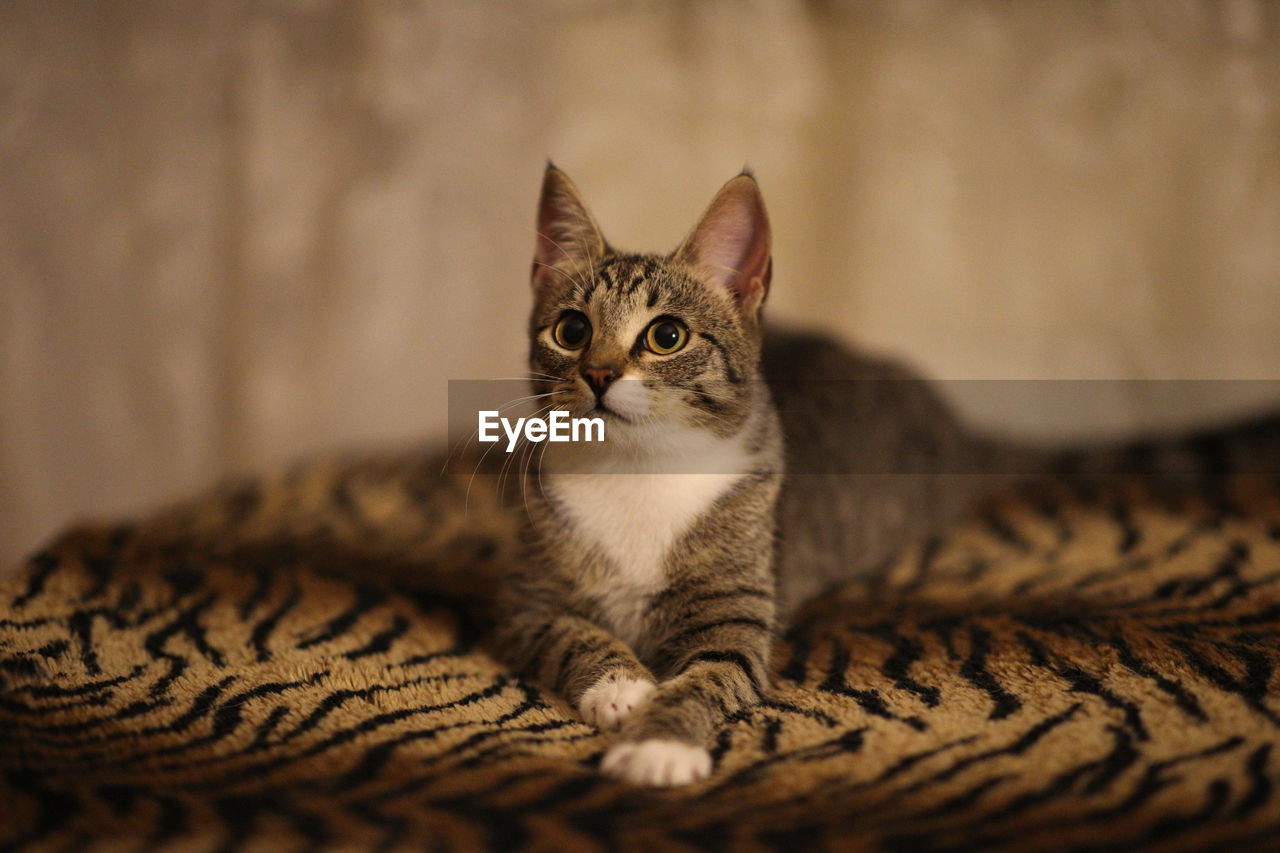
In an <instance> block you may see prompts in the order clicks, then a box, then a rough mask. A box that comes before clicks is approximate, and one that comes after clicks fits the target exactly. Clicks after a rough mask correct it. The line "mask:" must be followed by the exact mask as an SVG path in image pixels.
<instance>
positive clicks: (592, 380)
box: [582, 367, 618, 397]
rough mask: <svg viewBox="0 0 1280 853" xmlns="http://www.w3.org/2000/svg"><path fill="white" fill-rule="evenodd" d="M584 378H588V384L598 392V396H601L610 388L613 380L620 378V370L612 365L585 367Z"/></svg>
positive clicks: (583, 370)
mask: <svg viewBox="0 0 1280 853" xmlns="http://www.w3.org/2000/svg"><path fill="white" fill-rule="evenodd" d="M582 378H583V379H585V380H587V384H588V385H590V386H591V390H592V391H594V392H595V393H596V397H601V396H603V395H604V392H605V391H607V390H609V386H610V385H611V384H612V383H613V380H615V379H617V378H618V371H616V370H614V369H613V368H612V367H584V368H582Z"/></svg>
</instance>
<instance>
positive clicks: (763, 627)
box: [601, 578, 773, 785]
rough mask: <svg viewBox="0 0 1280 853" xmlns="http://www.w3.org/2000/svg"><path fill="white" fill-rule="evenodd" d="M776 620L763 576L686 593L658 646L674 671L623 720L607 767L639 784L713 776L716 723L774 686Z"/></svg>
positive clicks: (661, 660)
mask: <svg viewBox="0 0 1280 853" xmlns="http://www.w3.org/2000/svg"><path fill="white" fill-rule="evenodd" d="M725 580H729V579H728V578H722V581H725ZM772 625H773V599H772V594H771V591H770V590H769V588H768V587H767V585H766V584H764V583H763V582H756V583H750V582H747V583H732V582H730V583H721V584H717V585H715V586H713V587H711V588H704V589H703V590H702V592H701V593H698V592H691V593H690V594H689V595H688V596H686V597H685V601H684V603H683V604H682V605H677V609H676V611H675V617H674V618H672V619H669V620H666V625H665V629H664V630H663V632H662V635H661V638H660V640H659V641H658V643H657V645H656V647H657V648H658V650H659V651H658V653H657V654H656V656H655V661H654V663H655V669H656V670H657V671H659V672H662V673H670V674H671V677H670V678H669V679H668V680H665V681H663V682H662V683H661V684H660V685H659V687H658V689H657V690H656V691H655V692H654V694H653V695H652V696H651V697H650V698H649V701H648V702H647V703H646V705H645V706H644V707H642V708H641V709H640V710H639V712H638V713H636V714H635V715H633V716H632V717H631V718H630V719H629V720H627V721H626V722H625V723H624V724H623V727H622V738H621V742H620V743H618V744H617V745H615V746H614V747H612V748H611V749H610V750H609V751H608V752H607V753H606V754H605V757H604V760H603V761H602V763H601V770H602V771H603V772H604V773H606V774H608V775H610V776H614V777H617V778H620V779H624V780H626V781H629V782H632V783H635V784H638V785H683V784H687V783H689V782H695V781H697V780H699V779H703V778H706V777H707V776H708V775H710V773H711V755H710V753H709V752H708V751H707V748H706V747H707V745H708V744H709V743H710V741H711V738H712V736H713V735H714V733H715V730H716V728H717V727H718V726H719V725H720V723H721V722H722V721H723V720H724V718H725V717H726V716H727V715H729V714H732V713H734V712H736V711H739V710H741V709H743V708H746V707H749V706H751V705H754V704H756V703H757V702H759V701H760V698H761V696H762V694H763V693H764V691H765V690H766V689H767V687H768V658H769V650H770V646H771V644H772V638H773V631H772Z"/></svg>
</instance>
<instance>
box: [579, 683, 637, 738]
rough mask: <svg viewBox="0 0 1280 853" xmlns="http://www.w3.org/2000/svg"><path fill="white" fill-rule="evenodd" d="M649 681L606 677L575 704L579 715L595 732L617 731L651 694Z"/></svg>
mask: <svg viewBox="0 0 1280 853" xmlns="http://www.w3.org/2000/svg"><path fill="white" fill-rule="evenodd" d="M653 688H654V684H653V682H652V681H645V680H641V679H638V678H631V677H630V676H626V675H606V676H604V677H603V678H601V679H600V680H599V681H597V682H596V683H595V684H593V685H591V686H590V687H588V688H587V692H586V693H583V694H582V698H581V699H579V700H578V713H580V714H581V715H582V718H583V719H584V720H586V721H587V722H588V723H590V724H591V725H593V726H595V727H596V728H598V729H616V728H617V727H618V726H620V725H622V721H623V720H625V719H626V718H627V717H629V716H631V712H632V711H634V710H635V709H636V708H638V707H640V704H641V703H642V702H644V700H646V699H648V698H649V694H650V693H652V692H653Z"/></svg>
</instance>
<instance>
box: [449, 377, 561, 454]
mask: <svg viewBox="0 0 1280 853" xmlns="http://www.w3.org/2000/svg"><path fill="white" fill-rule="evenodd" d="M568 393H569V392H568V391H566V390H561V389H557V390H554V391H547V392H545V393H542V394H530V395H529V396H527V397H517V398H516V399H514V400H508V401H507V402H505V403H503V404H502V405H500V406H498V408H497V409H496V411H497V412H498V414H502V413H503V412H506V411H509V410H510V409H512V408H514V407H515V406H518V405H521V404H523V403H528V402H531V401H533V400H540V399H542V398H544V397H551V396H553V395H555V394H568ZM479 434H480V425H479V424H476V428H475V429H473V430H471V433H470V434H469V435H468V436H466V437H465V438H460V439H458V441H456V442H455V443H454V445H453V447H451V448H450V449H449V452H448V454H446V456H445V459H444V465H443V466H442V467H441V469H440V473H441V474H443V473H445V472H446V471H448V470H449V463H451V462H452V461H453V457H454V456H455V455H456V454H457V453H458V452H459V451H460V450H464V449H465V448H466V447H467V446H469V445H470V444H471V442H472V441H474V440H475V439H476V437H477V436H478V435H479Z"/></svg>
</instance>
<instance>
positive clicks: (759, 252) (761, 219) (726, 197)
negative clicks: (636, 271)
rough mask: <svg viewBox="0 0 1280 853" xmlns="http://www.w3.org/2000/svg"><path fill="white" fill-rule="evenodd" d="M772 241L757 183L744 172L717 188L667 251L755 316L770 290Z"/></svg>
mask: <svg viewBox="0 0 1280 853" xmlns="http://www.w3.org/2000/svg"><path fill="white" fill-rule="evenodd" d="M772 242H773V238H772V237H771V235H770V233H769V217H768V216H767V215H766V214H765V211H764V198H763V197H762V196H761V195H760V185H759V184H757V183H756V179H755V178H754V177H752V176H751V174H750V173H749V172H743V173H742V174H741V175H738V177H736V178H734V179H733V180H731V181H729V183H727V184H725V185H724V186H723V187H721V188H720V192H718V193H716V197H715V198H714V199H712V201H711V204H710V205H709V206H708V207H707V210H706V212H705V213H703V214H702V219H700V220H699V221H698V224H697V225H696V226H695V227H694V229H693V231H692V232H691V233H690V234H689V236H688V237H686V238H685V240H684V242H683V243H681V244H680V248H678V249H676V250H675V252H674V253H673V255H672V257H673V258H675V259H676V260H677V261H680V262H681V263H684V264H688V265H689V266H691V267H693V269H694V270H695V271H696V272H697V274H698V275H699V276H700V277H702V278H703V280H705V281H707V282H709V283H710V284H711V285H713V286H715V287H719V288H723V289H724V290H726V291H727V292H728V293H729V294H730V295H731V296H733V298H734V300H735V301H736V302H737V304H738V308H739V310H740V311H741V312H742V314H743V316H744V317H747V318H750V319H754V318H755V317H756V314H757V312H758V311H759V309H760V306H761V305H763V304H764V300H765V297H766V296H768V294H769V279H770V277H771V275H772V273H773V258H772V251H773V250H772Z"/></svg>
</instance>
